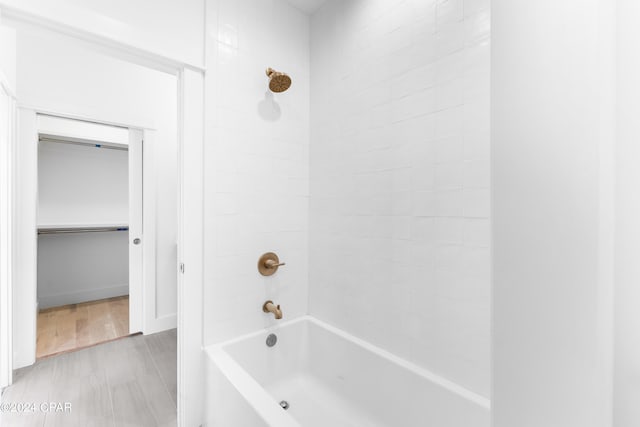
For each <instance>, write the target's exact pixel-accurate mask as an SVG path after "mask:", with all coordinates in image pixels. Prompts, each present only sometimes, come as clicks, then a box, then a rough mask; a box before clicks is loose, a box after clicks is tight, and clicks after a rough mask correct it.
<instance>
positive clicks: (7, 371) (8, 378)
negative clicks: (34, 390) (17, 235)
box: [0, 70, 16, 390]
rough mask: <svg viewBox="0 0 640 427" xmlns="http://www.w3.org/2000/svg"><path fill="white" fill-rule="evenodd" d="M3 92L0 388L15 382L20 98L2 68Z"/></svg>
mask: <svg viewBox="0 0 640 427" xmlns="http://www.w3.org/2000/svg"><path fill="white" fill-rule="evenodd" d="M0 92H2V94H3V95H4V96H5V97H6V100H7V106H6V107H7V111H6V113H7V114H6V117H5V119H6V120H7V124H8V126H9V128H8V131H7V134H6V135H5V137H6V141H5V143H4V144H2V145H0V209H2V213H0V390H1V389H2V388H4V387H6V386H8V385H10V384H11V383H12V382H13V345H12V331H13V310H12V309H13V304H12V301H13V297H12V274H13V250H14V248H15V245H14V241H13V235H14V233H13V217H14V203H13V200H14V194H13V188H14V180H13V175H14V173H13V169H14V163H15V135H16V98H15V93H14V90H13V87H12V86H11V84H10V83H9V81H8V79H7V78H6V76H5V75H4V73H3V72H2V71H1V70H0Z"/></svg>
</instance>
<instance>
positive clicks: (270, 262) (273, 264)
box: [264, 259, 287, 268]
mask: <svg viewBox="0 0 640 427" xmlns="http://www.w3.org/2000/svg"><path fill="white" fill-rule="evenodd" d="M264 265H265V266H266V267H267V268H276V267H280V266H282V265H287V263H286V262H279V263H276V261H274V260H272V259H268V260H266V261H265V262H264Z"/></svg>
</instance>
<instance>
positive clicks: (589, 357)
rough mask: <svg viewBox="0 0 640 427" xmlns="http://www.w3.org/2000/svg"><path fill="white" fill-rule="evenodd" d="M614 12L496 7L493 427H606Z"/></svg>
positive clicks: (572, 5)
mask: <svg viewBox="0 0 640 427" xmlns="http://www.w3.org/2000/svg"><path fill="white" fill-rule="evenodd" d="M612 6H613V2H612V1H608V0H606V1H605V0H586V1H585V0H567V1H562V2H556V1H554V2H535V1H529V0H494V1H493V2H492V5H491V7H492V10H491V14H492V61H491V76H492V80H491V83H492V86H491V99H492V109H491V115H492V116H491V118H492V121H491V132H492V141H491V145H492V192H493V205H492V213H493V275H494V288H493V399H492V407H493V417H494V420H493V421H494V423H493V425H494V427H513V426H518V427H539V426H545V427H553V426H558V427H607V426H610V425H611V395H612V390H611V384H610V379H611V349H612V342H611V331H612V325H611V319H612V313H611V307H612V301H611V291H612V259H611V257H612V250H611V249H612V246H611V237H612V236H613V229H612V225H613V224H612V208H613V204H612V198H611V196H612V181H613V179H612V171H611V166H612V164H611V162H610V160H611V156H612V153H613V141H614V136H615V135H614V124H613V120H612V117H613V112H614V108H613V107H614V105H613V82H614V80H613V79H614V73H613V60H614V57H613V54H614V50H613V48H614V43H613V42H614V40H613V30H614V27H613V24H614V21H613V8H612ZM636 403H637V402H636Z"/></svg>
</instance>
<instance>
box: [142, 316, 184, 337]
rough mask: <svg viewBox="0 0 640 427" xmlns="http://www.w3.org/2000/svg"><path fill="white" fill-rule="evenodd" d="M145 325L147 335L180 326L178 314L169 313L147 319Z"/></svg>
mask: <svg viewBox="0 0 640 427" xmlns="http://www.w3.org/2000/svg"><path fill="white" fill-rule="evenodd" d="M144 326H145V328H144V334H145V335H148V334H155V333H157V332H162V331H166V330H168V329H174V328H176V327H177V326H178V317H177V316H176V314H169V315H166V316H162V317H158V318H155V319H147V321H146V322H145V325H144Z"/></svg>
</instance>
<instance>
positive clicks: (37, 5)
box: [0, 0, 204, 66]
mask: <svg viewBox="0 0 640 427" xmlns="http://www.w3.org/2000/svg"><path fill="white" fill-rule="evenodd" d="M0 7H7V8H9V9H12V10H6V11H5V12H6V13H5V14H6V15H10V13H11V12H12V11H13V10H15V11H17V12H19V13H22V14H24V13H26V14H31V15H33V16H34V17H36V18H37V19H41V20H44V22H56V23H62V24H65V25H67V26H69V27H71V28H75V29H80V30H83V31H87V32H88V33H92V34H95V35H98V36H101V37H105V38H107V39H112V40H114V41H115V42H119V43H122V44H125V45H131V46H135V47H137V48H139V49H144V50H147V51H150V52H154V53H156V54H159V55H163V56H166V57H168V58H172V59H176V60H180V61H182V62H185V63H188V64H192V65H197V66H202V64H203V61H204V58H203V52H204V49H203V43H204V37H203V31H204V0H163V1H154V0H137V1H135V2H131V1H127V0H113V1H108V2H104V1H101V0H54V1H52V0H2V1H1V2H0Z"/></svg>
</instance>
